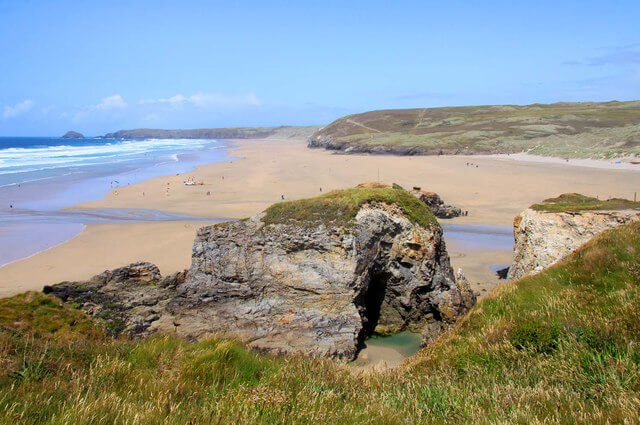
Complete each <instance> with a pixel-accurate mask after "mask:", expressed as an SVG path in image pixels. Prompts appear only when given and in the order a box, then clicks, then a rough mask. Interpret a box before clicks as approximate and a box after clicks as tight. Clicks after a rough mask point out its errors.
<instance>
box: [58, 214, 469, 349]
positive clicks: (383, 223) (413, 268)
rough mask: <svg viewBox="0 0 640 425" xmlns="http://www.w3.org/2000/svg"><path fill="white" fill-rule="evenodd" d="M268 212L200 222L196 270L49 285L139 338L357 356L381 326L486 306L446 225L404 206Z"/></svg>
mask: <svg viewBox="0 0 640 425" xmlns="http://www.w3.org/2000/svg"><path fill="white" fill-rule="evenodd" d="M261 218H262V215H258V216H255V217H253V218H251V219H248V220H243V221H237V222H232V223H225V224H221V225H214V226H208V227H204V228H202V229H200V230H199V232H198V235H197V237H196V240H195V242H194V246H193V262H192V266H191V269H190V270H189V271H188V273H187V275H186V276H184V274H182V275H174V276H172V277H169V278H165V279H162V278H161V277H160V276H159V273H157V268H155V266H153V265H150V264H148V263H139V264H135V265H131V266H129V267H125V268H122V269H118V270H114V271H113V272H105V273H103V274H102V275H99V276H96V277H95V278H93V279H92V280H91V281H89V282H83V283H77V282H76V283H68V282H65V283H62V284H59V285H56V286H53V287H48V288H47V289H46V291H47V292H50V293H53V294H55V295H57V296H59V297H60V298H62V299H64V300H68V301H73V302H76V303H79V304H80V306H81V308H83V309H84V310H86V311H88V312H89V313H91V314H94V315H97V316H101V315H102V316H103V317H111V318H114V317H115V318H116V319H117V321H116V323H119V322H121V323H122V326H121V327H122V329H123V330H124V331H125V332H127V333H129V334H130V335H134V336H135V335H148V334H150V333H154V332H170V333H176V334H177V335H179V336H181V337H184V338H190V339H191V338H193V339H198V338H203V337H206V336H214V335H215V336H229V337H234V338H238V339H241V340H244V341H245V342H246V343H247V344H248V345H249V346H250V347H252V348H254V349H256V350H260V351H265V352H272V353H304V354H310V355H316V356H331V357H340V358H348V359H351V358H354V357H355V356H356V354H357V352H358V350H359V349H360V348H361V346H362V342H363V340H364V338H365V337H366V336H368V335H369V334H371V333H372V332H373V330H374V329H376V328H377V329H378V330H379V331H399V330H402V329H411V330H414V331H418V332H422V333H423V335H424V336H425V340H430V339H431V338H433V337H435V336H437V335H438V334H439V333H440V332H442V331H443V330H444V329H446V328H447V327H448V326H449V325H450V324H451V323H453V322H454V321H455V320H456V319H457V318H458V317H459V316H460V315H462V314H464V313H465V312H466V311H467V310H468V309H469V308H470V307H471V306H472V305H473V304H474V302H475V297H474V295H473V293H472V292H471V290H470V289H469V286H468V284H467V283H466V281H465V280H464V279H460V280H459V281H456V279H455V278H454V274H453V271H452V269H451V266H450V264H449V257H448V255H447V252H446V248H445V244H444V241H443V239H442V231H441V229H440V227H439V226H437V225H434V226H432V227H430V228H424V227H421V226H419V225H416V224H414V223H412V222H411V221H409V220H408V219H407V218H406V217H405V216H404V214H403V213H402V211H401V210H400V209H399V208H398V207H397V206H394V205H386V204H375V205H372V204H367V205H365V206H363V207H362V208H360V210H359V212H358V213H357V216H356V219H355V223H354V225H353V226H351V227H349V228H341V227H332V228H327V227H325V225H323V224H320V225H314V226H304V225H298V224H270V225H265V224H264V223H263V221H262V220H261ZM118 321H119V322H118Z"/></svg>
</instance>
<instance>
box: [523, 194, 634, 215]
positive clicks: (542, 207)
mask: <svg viewBox="0 0 640 425" xmlns="http://www.w3.org/2000/svg"><path fill="white" fill-rule="evenodd" d="M531 208H532V209H534V210H536V211H545V212H572V211H587V210H589V211H596V210H601V211H602V210H607V211H612V210H624V209H633V208H640V202H634V201H630V200H628V199H620V198H612V199H607V200H604V201H601V200H599V199H598V198H592V197H590V196H585V195H581V194H579V193H564V194H562V195H560V196H558V197H557V198H549V199H545V200H544V201H542V203H540V204H534V205H532V206H531Z"/></svg>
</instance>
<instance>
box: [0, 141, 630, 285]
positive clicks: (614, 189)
mask: <svg viewBox="0 0 640 425" xmlns="http://www.w3.org/2000/svg"><path fill="white" fill-rule="evenodd" d="M229 142H231V143H230V144H229V145H228V147H227V151H226V154H227V158H229V159H228V160H224V161H221V162H214V163H209V164H205V165H199V166H197V167H196V168H195V169H194V170H193V171H192V172H187V173H183V174H180V175H169V176H163V177H155V178H151V179H147V180H143V181H141V182H139V183H135V184H132V185H130V186H125V187H120V188H119V189H118V190H117V191H111V192H110V193H108V194H107V195H106V196H105V197H103V198H102V199H101V200H98V201H91V202H84V203H80V204H76V205H74V206H73V207H71V210H79V209H84V210H101V209H111V208H116V209H121V208H126V209H146V210H156V211H160V212H166V213H172V214H185V215H190V216H197V217H211V218H213V217H228V218H243V217H248V216H251V215H253V214H255V213H258V212H260V211H262V210H263V209H265V208H266V207H268V206H269V205H271V204H272V203H274V202H278V201H280V200H281V196H282V195H284V196H285V199H299V198H305V197H312V196H316V195H318V194H320V193H326V192H328V191H330V190H334V189H342V188H347V187H352V186H355V185H356V184H358V183H362V182H365V181H376V180H378V179H379V180H380V181H385V182H395V183H398V184H400V185H402V186H403V187H408V188H410V187H412V186H421V187H422V188H423V189H424V190H430V191H434V192H437V193H438V194H440V196H441V197H442V198H443V199H444V201H445V202H446V203H448V204H452V205H456V206H459V207H461V208H462V209H463V210H467V211H469V215H468V216H466V217H458V218H455V219H451V220H446V221H442V223H448V224H459V225H493V226H509V227H510V226H511V225H512V221H513V218H514V217H515V215H516V214H518V213H519V212H520V211H522V210H523V209H525V208H526V207H528V206H529V205H531V204H532V203H534V202H536V201H539V200H541V199H546V198H549V197H553V196H557V195H558V194H560V193H564V192H581V193H585V194H589V195H593V196H600V197H601V198H607V197H610V196H611V197H625V198H629V197H631V198H632V197H633V192H634V190H639V189H640V172H638V171H636V170H633V169H631V170H624V169H623V170H621V169H615V168H594V167H576V166H566V165H565V164H564V163H548V162H534V161H527V160H524V159H523V160H505V159H503V158H494V157H480V156H420V157H418V156H405V157H399V156H383V155H366V154H363V155H356V154H352V155H335V154H333V153H332V152H330V151H324V150H318V149H308V148H307V147H306V142H305V140H303V139H298V140H293V139H273V138H270V139H251V140H231V141H229ZM467 163H473V166H470V165H467ZM639 171H640V170H639ZM187 178H193V179H194V180H195V181H196V182H199V183H200V182H201V183H203V184H202V185H195V186H185V185H184V183H183V182H184V181H185V180H186V179H187ZM320 189H322V192H320ZM207 192H209V193H210V194H209V195H207ZM205 224H206V222H202V221H201V222H193V221H188V220H185V221H173V222H154V223H147V222H138V223H109V224H89V225H87V226H86V228H85V229H84V230H83V231H82V233H81V234H80V235H78V236H77V237H75V238H74V239H72V240H71V241H68V242H65V243H62V244H61V245H59V246H56V247H55V248H51V249H48V250H46V251H45V252H41V253H39V254H36V255H34V256H32V257H30V258H27V259H22V260H18V261H16V262H14V263H11V264H10V265H8V266H5V267H0V282H3V283H2V285H3V286H1V287H0V296H7V295H12V294H14V293H17V292H23V291H25V290H39V289H40V288H41V287H42V285H44V284H49V283H54V282H57V281H61V280H78V279H86V278H89V277H91V276H92V275H94V274H97V273H100V272H102V271H104V270H106V269H109V268H114V267H119V266H123V265H125V264H128V263H130V262H134V261H141V260H145V261H152V262H155V263H156V264H157V265H158V266H159V267H160V269H161V271H162V273H163V274H168V273H172V272H175V271H179V270H182V269H184V268H188V266H189V264H190V254H191V245H192V242H193V236H194V235H195V231H196V229H197V227H200V226H203V225H205ZM185 226H187V227H185ZM450 254H451V258H452V265H453V266H454V267H455V268H458V267H461V268H463V270H465V272H466V274H467V275H468V277H469V278H470V279H472V280H480V279H484V280H483V281H482V282H478V284H488V283H490V284H491V285H494V284H495V281H493V280H492V279H491V274H490V273H489V272H488V271H487V270H486V269H487V267H486V265H487V262H495V263H501V262H504V261H505V260H506V259H507V258H508V255H507V252H506V251H505V250H504V249H500V250H495V251H491V252H489V253H486V252H484V251H482V250H470V249H468V248H465V247H460V246H455V244H452V246H451V247H450ZM485 286H486V285H485ZM478 288H479V289H482V288H483V286H482V285H479V286H478Z"/></svg>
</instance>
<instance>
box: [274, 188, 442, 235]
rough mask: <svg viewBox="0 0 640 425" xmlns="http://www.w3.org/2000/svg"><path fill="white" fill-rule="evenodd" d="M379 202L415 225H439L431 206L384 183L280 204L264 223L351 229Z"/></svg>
mask: <svg viewBox="0 0 640 425" xmlns="http://www.w3.org/2000/svg"><path fill="white" fill-rule="evenodd" d="M376 202H379V203H384V204H388V205H396V206H398V208H400V210H401V211H402V212H403V213H404V214H405V216H406V217H407V218H408V219H409V220H410V221H411V222H412V223H416V224H418V225H420V226H422V227H425V228H428V227H430V226H434V225H438V222H437V220H436V218H435V216H434V215H433V213H432V212H431V210H430V209H429V207H427V206H426V205H425V204H424V203H423V202H421V201H420V200H419V199H418V198H416V197H415V196H413V195H412V194H410V193H409V192H407V191H406V190H403V189H402V188H400V187H399V186H397V185H396V186H394V187H388V186H387V185H383V184H363V185H360V186H358V187H355V188H351V189H344V190H334V191H332V192H329V193H326V194H324V195H321V196H317V197H315V198H309V199H300V200H297V201H286V202H279V203H277V204H273V205H272V206H270V207H269V208H267V210H266V211H265V212H266V215H265V216H264V218H263V219H262V220H263V221H264V223H265V224H278V223H280V224H298V225H303V226H317V225H320V224H324V225H326V226H338V227H349V226H351V225H352V224H353V222H354V219H355V217H356V215H357V214H358V211H359V210H360V208H361V207H362V205H364V204H367V203H376Z"/></svg>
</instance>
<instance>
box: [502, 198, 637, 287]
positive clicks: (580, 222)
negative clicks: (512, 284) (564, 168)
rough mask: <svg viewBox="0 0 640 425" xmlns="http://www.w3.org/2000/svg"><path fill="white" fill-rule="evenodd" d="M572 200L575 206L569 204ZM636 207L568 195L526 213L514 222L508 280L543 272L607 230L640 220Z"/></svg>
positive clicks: (616, 201) (625, 202)
mask: <svg viewBox="0 0 640 425" xmlns="http://www.w3.org/2000/svg"><path fill="white" fill-rule="evenodd" d="M569 198H570V199H571V200H572V202H566V200H567V199H569ZM576 200H577V202H575V201H576ZM560 201H562V202H560ZM636 206H640V204H638V205H635V203H633V202H630V201H625V200H616V199H614V200H609V201H598V200H597V199H595V198H588V197H583V196H582V195H577V194H565V195H561V196H560V197H558V198H554V199H548V200H547V201H545V202H544V203H542V204H538V205H534V206H533V207H532V208H528V209H526V210H524V211H523V212H522V213H520V214H519V215H518V216H516V218H515V220H514V225H513V233H514V238H515V246H514V259H513V263H512V265H511V267H510V268H509V273H508V276H507V277H508V278H509V279H517V278H520V277H523V276H526V275H528V274H531V273H536V272H539V271H541V270H543V269H545V268H547V267H549V266H551V265H553V264H555V263H556V262H558V261H559V260H561V259H562V258H564V257H566V256H567V255H569V254H571V253H572V252H573V251H575V250H576V249H577V248H578V247H580V246H581V245H582V244H584V243H585V242H587V241H589V240H590V239H591V238H593V237H594V236H596V235H597V234H599V233H601V232H603V231H604V230H607V229H610V228H612V227H617V226H620V225H622V224H626V223H629V222H631V221H634V220H638V219H640V209H636V208H633V207H636ZM585 208H592V209H585Z"/></svg>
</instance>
